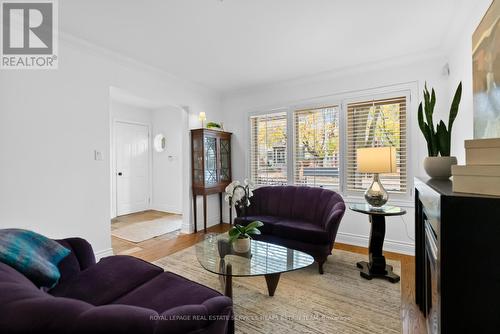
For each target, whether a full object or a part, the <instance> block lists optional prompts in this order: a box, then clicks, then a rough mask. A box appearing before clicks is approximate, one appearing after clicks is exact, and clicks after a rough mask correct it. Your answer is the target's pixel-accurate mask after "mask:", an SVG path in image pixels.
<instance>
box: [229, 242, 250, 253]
mask: <svg viewBox="0 0 500 334" xmlns="http://www.w3.org/2000/svg"><path fill="white" fill-rule="evenodd" d="M233 249H234V251H235V252H237V253H247V252H248V251H249V250H250V238H241V239H236V240H235V241H234V242H233Z"/></svg>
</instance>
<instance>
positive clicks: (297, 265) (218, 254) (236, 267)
mask: <svg viewBox="0 0 500 334" xmlns="http://www.w3.org/2000/svg"><path fill="white" fill-rule="evenodd" d="M228 238H229V237H228V235H227V233H224V234H209V235H207V236H206V238H205V240H204V241H202V242H200V243H198V244H197V245H196V257H197V258H198V262H200V264H201V266H202V267H203V268H205V269H206V270H208V271H210V272H213V273H215V274H219V275H226V273H227V271H226V270H227V265H228V264H230V265H231V270H232V272H231V276H260V275H269V274H278V273H283V272H287V271H292V270H297V269H301V268H304V267H307V266H309V265H311V264H312V263H313V262H314V259H313V258H312V256H310V255H308V254H306V253H303V252H300V251H298V250H294V249H290V248H286V247H283V246H278V245H273V244H270V243H267V242H263V241H257V240H251V252H250V255H246V254H236V253H234V251H233V249H232V246H231V244H229V242H228Z"/></svg>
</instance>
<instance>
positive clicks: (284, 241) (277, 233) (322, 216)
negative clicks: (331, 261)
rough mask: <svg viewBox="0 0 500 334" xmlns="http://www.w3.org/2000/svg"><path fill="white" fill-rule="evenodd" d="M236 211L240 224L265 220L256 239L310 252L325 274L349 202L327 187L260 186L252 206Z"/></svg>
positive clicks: (252, 198)
mask: <svg viewBox="0 0 500 334" xmlns="http://www.w3.org/2000/svg"><path fill="white" fill-rule="evenodd" d="M236 211H237V215H238V217H237V218H235V223H236V224H241V225H246V224H248V223H250V222H252V221H254V220H260V221H261V222H263V223H264V226H262V227H261V228H260V230H261V232H262V235H258V236H255V239H257V240H262V241H267V242H270V243H274V244H278V245H282V246H285V247H288V248H293V249H297V250H300V251H302V252H305V253H308V254H310V255H311V256H312V257H314V259H315V261H316V262H318V265H319V273H320V274H323V264H324V263H325V261H326V259H327V257H328V255H330V254H331V250H332V248H333V244H334V242H335V236H336V235H337V230H338V228H339V224H340V220H341V219H342V217H343V215H344V212H345V204H344V200H343V199H342V197H341V196H340V195H339V194H337V193H336V192H334V191H331V190H327V189H323V188H312V187H297V186H271V187H261V188H258V189H256V190H255V191H254V196H253V197H251V198H250V206H249V207H248V208H246V210H241V209H237V210H236Z"/></svg>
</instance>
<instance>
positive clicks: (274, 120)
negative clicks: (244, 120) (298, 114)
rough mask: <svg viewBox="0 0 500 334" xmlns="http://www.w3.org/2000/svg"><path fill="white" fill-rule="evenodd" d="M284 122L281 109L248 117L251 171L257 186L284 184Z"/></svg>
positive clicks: (285, 176) (284, 116)
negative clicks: (278, 111) (277, 111)
mask: <svg viewBox="0 0 500 334" xmlns="http://www.w3.org/2000/svg"><path fill="white" fill-rule="evenodd" d="M286 121H287V116H286V113H284V112H281V113H273V114H268V115H262V116H253V117H251V118H250V131H251V134H250V140H251V147H250V150H251V155H250V163H251V166H250V169H251V172H250V173H251V177H252V180H253V181H254V182H255V184H257V185H266V184H268V185H280V184H286V183H287V160H288V159H287V122H286Z"/></svg>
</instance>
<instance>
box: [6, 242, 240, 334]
mask: <svg viewBox="0 0 500 334" xmlns="http://www.w3.org/2000/svg"><path fill="white" fill-rule="evenodd" d="M58 242H59V243H61V244H62V245H63V246H65V247H66V248H68V249H70V250H71V251H72V252H71V254H70V255H69V256H68V257H66V258H64V259H63V260H62V261H61V263H60V264H59V270H60V272H61V279H60V280H59V282H58V284H57V285H56V286H55V287H54V288H53V289H51V290H49V291H48V292H44V291H42V289H40V288H38V287H37V286H35V285H34V284H33V283H32V282H31V281H30V280H28V279H27V278H26V277H25V276H24V275H22V274H21V273H19V272H18V271H16V270H15V269H13V268H12V267H10V266H8V265H6V264H4V263H0V333H135V334H142V333H151V334H153V333H155V334H159V333H169V334H172V333H179V334H181V333H182V334H184V333H214V334H215V333H221V334H222V333H233V332H234V322H233V320H232V319H231V318H232V314H233V313H232V301H231V299H229V298H227V297H224V296H222V295H221V294H220V293H218V292H217V291H215V290H212V289H210V288H207V287H205V286H203V285H201V284H198V283H196V282H193V281H190V280H187V279H185V278H183V277H181V276H178V275H176V274H173V273H170V272H164V271H163V269H161V268H160V267H157V266H155V265H152V264H150V263H148V262H145V261H142V260H140V259H137V258H134V257H130V256H110V257H107V258H103V259H101V260H100V261H99V262H98V263H96V262H95V258H94V253H93V251H92V247H91V246H90V244H89V243H88V242H87V241H85V240H83V239H80V238H70V239H64V240H58Z"/></svg>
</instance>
